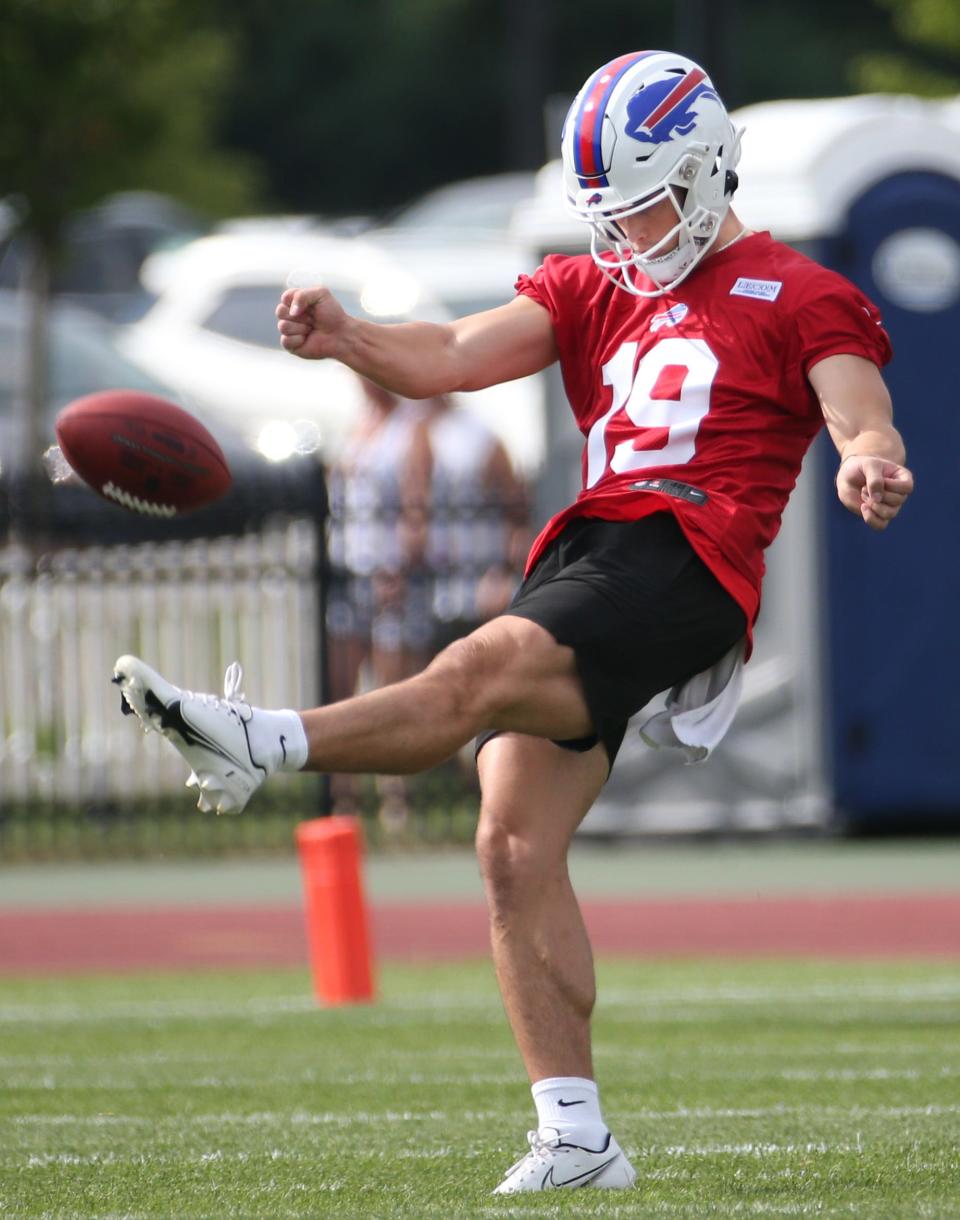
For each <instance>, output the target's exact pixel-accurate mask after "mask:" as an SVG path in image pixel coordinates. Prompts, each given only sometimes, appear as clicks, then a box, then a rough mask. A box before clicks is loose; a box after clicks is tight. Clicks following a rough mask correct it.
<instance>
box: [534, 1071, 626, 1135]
mask: <svg viewBox="0 0 960 1220" xmlns="http://www.w3.org/2000/svg"><path fill="white" fill-rule="evenodd" d="M530 1092H531V1093H532V1094H533V1101H534V1104H535V1105H536V1107H537V1126H538V1127H540V1128H543V1127H552V1128H553V1129H554V1130H555V1131H558V1132H559V1133H560V1135H569V1134H571V1133H573V1132H576V1135H577V1138H578V1141H582V1142H583V1145H584V1147H587V1148H592V1147H597V1148H600V1147H601V1146H602V1145H603V1141H604V1140H605V1139H606V1137H607V1125H606V1123H605V1122H604V1121H603V1115H602V1114H601V1113H600V1096H599V1093H598V1091H597V1086H596V1084H595V1083H594V1081H592V1080H587V1079H585V1078H584V1077H582V1076H549V1077H547V1079H546V1080H538V1081H537V1083H536V1084H535V1085H533V1086H532V1088H531V1090H530Z"/></svg>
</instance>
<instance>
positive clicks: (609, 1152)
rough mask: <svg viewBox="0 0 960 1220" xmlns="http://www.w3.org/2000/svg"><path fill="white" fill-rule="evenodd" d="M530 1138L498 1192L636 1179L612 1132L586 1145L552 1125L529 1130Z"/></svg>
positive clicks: (617, 1186) (613, 1186)
mask: <svg viewBox="0 0 960 1220" xmlns="http://www.w3.org/2000/svg"><path fill="white" fill-rule="evenodd" d="M527 1142H528V1143H529V1145H530V1151H529V1152H528V1153H527V1154H526V1156H522V1157H521V1158H520V1160H519V1161H517V1163H516V1164H515V1165H511V1166H510V1168H509V1169H508V1170H507V1172H506V1175H505V1176H504V1179H503V1181H502V1182H501V1183H500V1185H499V1186H498V1187H497V1189H496V1190H495V1191H494V1192H493V1193H494V1194H495V1195H514V1194H520V1193H522V1192H526V1191H535V1190H576V1189H579V1188H580V1187H583V1186H599V1187H601V1188H603V1189H605V1190H627V1189H628V1188H629V1187H631V1186H633V1184H634V1183H635V1182H636V1180H637V1174H636V1170H635V1169H634V1168H633V1166H632V1165H631V1164H630V1162H629V1161H628V1160H627V1158H626V1156H625V1155H624V1153H623V1150H622V1149H621V1147H620V1145H619V1144H618V1143H617V1141H616V1140H615V1139H614V1138H613V1136H612V1135H611V1134H610V1133H609V1132H607V1138H606V1140H605V1141H604V1143H603V1146H602V1147H601V1148H585V1147H583V1146H582V1145H580V1144H577V1143H576V1142H575V1137H573V1136H571V1135H569V1134H568V1135H561V1134H560V1132H558V1131H555V1130H554V1129H553V1128H552V1127H542V1128H541V1129H540V1130H539V1131H529V1132H527Z"/></svg>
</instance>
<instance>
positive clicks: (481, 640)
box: [301, 615, 591, 775]
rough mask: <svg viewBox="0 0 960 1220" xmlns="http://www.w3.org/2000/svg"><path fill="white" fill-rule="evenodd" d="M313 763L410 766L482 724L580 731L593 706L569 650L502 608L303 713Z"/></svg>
mask: <svg viewBox="0 0 960 1220" xmlns="http://www.w3.org/2000/svg"><path fill="white" fill-rule="evenodd" d="M301 719H302V720H303V725H304V729H305V731H306V735H307V747H308V753H307V762H306V769H307V770H316V771H374V772H382V773H385V774H390V775H411V774H414V773H416V772H418V771H424V770H426V769H427V768H428V767H432V766H436V765H437V764H439V763H441V762H443V761H444V760H445V759H447V758H450V757H451V756H452V755H453V754H455V753H456V751H457V750H458V749H459V748H460V747H461V746H462V745H464V744H465V743H466V742H468V741H470V739H471V738H473V737H475V736H476V735H477V734H478V733H479V732H481V731H482V730H483V729H487V728H495V729H496V728H503V729H509V730H513V731H516V732H523V733H530V734H533V735H536V736H545V737H556V738H566V737H582V736H585V735H586V734H588V733H590V732H591V721H590V714H589V712H588V710H587V705H586V702H585V701H584V698H583V691H582V688H581V686H580V679H579V677H578V676H577V672H576V664H575V661H574V655H573V650H572V649H570V648H567V647H565V646H563V645H560V644H558V643H557V642H556V640H554V638H553V636H552V635H550V633H549V632H548V631H547V630H546V629H545V628H543V627H541V626H539V625H538V624H537V623H533V622H530V621H529V620H527V619H522V618H516V617H514V616H512V615H505V616H503V617H501V618H498V619H494V620H493V621H492V622H489V623H485V624H484V625H483V626H482V627H480V628H478V629H477V630H476V631H474V632H472V633H471V634H470V635H469V636H467V637H466V638H465V639H462V640H457V641H456V642H455V643H453V644H451V645H450V647H449V648H445V649H444V650H443V652H441V653H440V654H439V655H438V656H437V657H436V658H435V659H434V660H433V661H432V662H431V663H430V665H428V666H427V668H426V669H425V670H424V671H423V672H422V673H420V674H417V675H416V676H415V677H413V678H408V679H406V680H405V681H403V682H398V683H396V684H395V685H393V686H388V687H384V688H383V689H381V690H377V691H371V692H370V693H369V694H366V695H361V696H359V697H358V698H356V699H348V700H345V701H344V702H343V703H336V704H332V705H330V706H329V707H321V708H314V709H313V710H311V711H307V712H303V713H301Z"/></svg>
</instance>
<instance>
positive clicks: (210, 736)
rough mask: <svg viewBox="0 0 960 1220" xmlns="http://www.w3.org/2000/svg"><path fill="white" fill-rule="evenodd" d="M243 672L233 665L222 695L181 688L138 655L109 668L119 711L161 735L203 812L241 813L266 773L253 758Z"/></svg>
mask: <svg viewBox="0 0 960 1220" xmlns="http://www.w3.org/2000/svg"><path fill="white" fill-rule="evenodd" d="M242 680H243V671H242V670H241V668H240V666H239V665H238V664H237V663H236V662H234V663H233V665H231V666H230V667H229V668H228V670H227V673H226V677H225V678H224V692H223V695H222V696H220V695H198V694H194V692H193V691H188V690H181V689H180V687H179V686H174V685H173V683H172V682H168V681H167V680H166V678H163V677H161V675H160V674H158V673H157V672H156V670H154V669H151V668H150V666H149V665H147V664H146V663H145V662H143V661H141V660H140V659H139V658H138V657H131V656H123V657H120V658H119V659H118V661H117V662H116V664H115V665H114V667H113V681H114V682H115V683H116V684H117V685H118V686H119V687H120V694H121V708H122V710H123V711H124V712H125V713H127V714H130V713H133V714H135V715H136V716H137V718H138V719H139V720H140V723H141V724H142V725H143V728H144V730H145V731H148V732H149V731H151V730H153V731H155V732H157V733H160V734H162V735H163V736H164V737H166V739H167V740H168V741H169V742H170V743H171V745H173V746H174V747H175V748H176V749H177V750H178V751H179V753H180V754H181V755H182V756H183V758H184V759H186V761H187V764H188V765H189V767H190V775H189V778H188V779H187V781H186V782H187V787H188V788H195V789H196V790H197V793H198V800H197V806H198V808H199V809H201V810H202V811H203V812H207V811H209V810H216V812H217V813H240V811H241V810H242V809H243V807H244V806H245V805H246V803H247V801H249V800H250V798H251V796H253V794H254V792H256V790H257V789H258V788H259V787H260V785H261V784H262V783H263V781H264V780H265V779H266V778H267V776H268V775H270V774H272V773H273V771H275V770H276V763H275V762H273V761H271V760H261V759H259V758H257V759H255V758H254V757H253V754H252V752H251V747H250V736H249V732H248V727H249V724H250V721H251V720H252V718H253V716H254V711H255V709H254V708H252V707H251V706H250V704H249V703H247V702H246V700H245V699H244V697H243V695H242V694H241V693H240V683H241V681H242Z"/></svg>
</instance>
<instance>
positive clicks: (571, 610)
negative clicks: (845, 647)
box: [476, 511, 747, 766]
mask: <svg viewBox="0 0 960 1220" xmlns="http://www.w3.org/2000/svg"><path fill="white" fill-rule="evenodd" d="M504 613H505V614H514V615H518V616H519V617H520V618H526V619H530V620H531V621H532V622H534V623H539V624H540V626H541V627H546V629H547V630H548V631H549V632H550V634H551V635H552V636H553V637H554V639H555V640H556V641H557V642H558V643H560V644H566V645H568V646H569V647H571V648H572V649H573V650H574V653H575V654H576V660H577V669H578V671H579V674H580V679H581V681H582V683H583V691H584V695H585V696H586V701H587V707H588V708H589V709H590V715H591V716H592V718H593V725H594V734H593V735H591V736H589V737H580V738H575V739H573V740H570V741H558V742H557V745H560V746H563V747H564V748H566V749H570V750H578V751H585V750H589V749H591V747H593V746H595V745H596V744H597V742H598V741H600V742H602V743H603V745H604V747H605V748H606V751H607V756H608V758H609V759H610V765H611V766H613V760H614V759H615V758H616V756H617V751H618V750H619V749H620V743H621V742H622V741H623V735H624V733H625V732H626V728H627V721H628V720H629V719H630V717H631V716H633V715H635V714H636V713H637V712H639V711H640V709H641V708H642V707H643V706H644V705H645V704H646V703H648V702H649V701H650V700H651V699H652V698H653V697H654V695H656V694H659V692H660V691H664V690H667V689H668V688H669V687H671V686H674V685H676V684H677V683H680V682H685V681H686V680H687V679H688V678H692V677H693V675H694V674H698V673H700V672H701V671H702V670H704V669H708V668H709V667H710V666H711V665H713V663H714V662H715V661H718V660H719V659H720V658H721V657H722V656H723V655H724V653H726V652H727V651H728V650H729V649H730V648H732V647H733V645H734V644H736V642H737V641H738V640H740V639H742V638H743V636H744V634H745V632H746V629H747V620H746V615H745V614H744V612H743V610H741V608H740V606H739V605H738V604H737V603H736V601H734V599H733V598H732V597H731V596H730V594H729V593H728V592H727V591H726V590H725V589H724V588H723V586H722V585H721V584H720V582H719V581H718V580H717V578H716V577H715V576H714V575H713V573H712V572H711V571H710V569H709V568H708V567H707V566H706V564H705V563H704V562H703V561H702V560H701V559H700V557H699V556H698V555H697V553H696V551H694V549H693V547H692V546H691V545H690V543H689V542H688V541H687V539H686V538H685V536H684V534H683V531H682V530H681V528H680V526H679V525H678V524H677V520H676V518H675V517H674V515H673V513H671V512H669V511H663V512H657V513H653V514H652V515H651V516H648V517H643V518H641V519H640V520H639V521H602V520H600V519H598V518H595V517H579V518H576V519H574V520H573V521H571V522H570V523H569V524H568V525H567V526H566V527H565V528H564V530H563V532H562V533H561V534H560V535H559V536H558V537H556V538H554V539H553V541H552V542H551V543H550V544H549V545H548V546H547V549H546V550H545V551H544V553H543V555H542V556H541V558H540V560H539V562H538V563H537V566H536V567H535V568H534V570H533V571H532V572H531V573H530V576H529V577H528V578H527V579H526V580H525V581H524V582H523V584H522V585H521V586H520V588H519V589H518V590H517V593H516V596H515V597H514V599H513V601H512V602H511V604H510V606H509V607H508V608H507V609H506V610H505V611H504ZM495 736H497V733H496V731H492V732H488V733H484V734H482V735H481V736H480V737H478V738H477V745H476V750H477V753H478V754H479V752H480V750H481V749H482V748H483V746H484V745H485V744H486V742H487V741H489V740H490V738H491V737H495Z"/></svg>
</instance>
